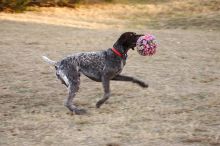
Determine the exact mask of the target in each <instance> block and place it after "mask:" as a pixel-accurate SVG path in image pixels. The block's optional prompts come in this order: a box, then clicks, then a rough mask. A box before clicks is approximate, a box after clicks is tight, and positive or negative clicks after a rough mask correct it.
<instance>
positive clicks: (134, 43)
mask: <svg viewBox="0 0 220 146" xmlns="http://www.w3.org/2000/svg"><path fill="white" fill-rule="evenodd" d="M141 36H144V34H138V35H136V38H135V41H134V42H133V43H132V47H131V49H132V50H134V48H135V47H136V45H137V40H138V39H139V38H140V37H141Z"/></svg>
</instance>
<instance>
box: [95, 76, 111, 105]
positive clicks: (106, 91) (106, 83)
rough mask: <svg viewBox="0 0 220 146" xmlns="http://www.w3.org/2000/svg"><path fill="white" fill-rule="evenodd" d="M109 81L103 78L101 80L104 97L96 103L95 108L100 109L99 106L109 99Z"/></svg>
mask: <svg viewBox="0 0 220 146" xmlns="http://www.w3.org/2000/svg"><path fill="white" fill-rule="evenodd" d="M109 84H110V80H109V79H108V78H106V77H103V78H102V85H103V88H104V96H103V98H102V99H100V100H99V101H98V102H97V103H96V107H97V108H100V106H101V105H102V104H103V103H105V102H106V101H107V100H108V99H109V97H110V87H109V86H110V85H109Z"/></svg>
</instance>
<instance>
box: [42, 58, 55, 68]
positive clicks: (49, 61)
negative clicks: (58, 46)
mask: <svg viewBox="0 0 220 146" xmlns="http://www.w3.org/2000/svg"><path fill="white" fill-rule="evenodd" d="M42 58H43V60H44V61H46V62H47V63H49V64H50V65H53V66H56V63H57V62H56V61H53V60H50V59H49V58H48V57H46V56H42Z"/></svg>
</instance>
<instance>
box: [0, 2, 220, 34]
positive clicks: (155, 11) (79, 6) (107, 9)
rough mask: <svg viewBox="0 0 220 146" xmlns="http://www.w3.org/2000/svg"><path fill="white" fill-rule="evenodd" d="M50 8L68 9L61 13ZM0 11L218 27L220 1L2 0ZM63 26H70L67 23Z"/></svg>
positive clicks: (131, 24) (133, 24)
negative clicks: (36, 12)
mask: <svg viewBox="0 0 220 146" xmlns="http://www.w3.org/2000/svg"><path fill="white" fill-rule="evenodd" d="M39 7H41V8H39ZM45 7H47V8H45ZM52 7H56V8H57V7H65V8H70V9H63V11H62V12H61V10H56V9H53V8H52ZM71 9H73V11H71ZM0 11H4V12H11V13H18V12H19V13H21V12H24V11H25V12H27V11H38V12H39V13H40V14H39V13H38V15H42V17H43V16H48V15H50V17H54V19H56V20H57V21H62V20H65V19H66V18H68V17H69V16H75V15H76V16H75V17H76V18H74V19H75V21H76V20H77V21H80V22H82V23H101V24H102V26H103V27H128V28H140V27H146V26H148V27H150V28H157V29H158V28H182V29H187V28H196V29H210V30H216V29H219V28H220V26H219V24H220V12H219V11H220V1H219V0H184V1H183V0H1V1H0ZM45 11H47V12H45ZM58 11H59V12H58ZM86 12H88V13H86ZM51 14H53V15H51ZM56 14H57V15H56ZM94 17H95V18H96V19H93V18H94ZM33 19H34V18H33ZM36 19H37V18H36ZM122 19H123V20H124V22H120V21H121V20H122ZM36 21H37V20H36ZM119 22H120V24H118V23H119ZM60 23H62V22H60ZM63 23H64V22H63ZM65 24H69V25H73V24H71V21H70V20H69V21H68V22H65ZM91 27H92V26H91ZM94 27H95V26H94ZM98 27H99V26H98Z"/></svg>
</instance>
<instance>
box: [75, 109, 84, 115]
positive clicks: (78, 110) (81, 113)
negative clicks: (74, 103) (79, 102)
mask: <svg viewBox="0 0 220 146" xmlns="http://www.w3.org/2000/svg"><path fill="white" fill-rule="evenodd" d="M74 113H75V114H76V115H84V114H86V113H87V112H86V110H85V109H75V110H74Z"/></svg>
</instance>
